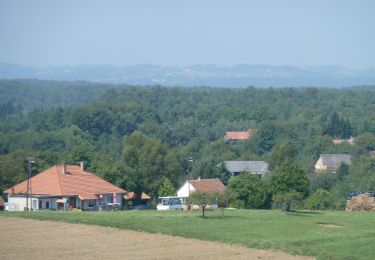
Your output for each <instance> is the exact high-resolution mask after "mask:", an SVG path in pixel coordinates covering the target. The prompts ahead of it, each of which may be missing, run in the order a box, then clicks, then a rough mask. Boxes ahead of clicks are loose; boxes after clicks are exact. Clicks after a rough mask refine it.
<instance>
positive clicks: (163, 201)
mask: <svg viewBox="0 0 375 260" xmlns="http://www.w3.org/2000/svg"><path fill="white" fill-rule="evenodd" d="M158 199H159V203H158V205H157V206H156V209H157V210H172V209H182V205H183V204H184V203H183V202H184V198H181V197H175V196H168V197H159V198H158Z"/></svg>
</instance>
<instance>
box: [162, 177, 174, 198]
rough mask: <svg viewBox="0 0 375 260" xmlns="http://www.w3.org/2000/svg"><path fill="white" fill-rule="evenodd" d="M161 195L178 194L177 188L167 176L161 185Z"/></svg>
mask: <svg viewBox="0 0 375 260" xmlns="http://www.w3.org/2000/svg"><path fill="white" fill-rule="evenodd" d="M159 196H176V190H175V188H174V187H173V185H172V183H171V181H170V180H169V179H168V178H165V179H164V182H163V184H162V185H161V186H160V188H159Z"/></svg>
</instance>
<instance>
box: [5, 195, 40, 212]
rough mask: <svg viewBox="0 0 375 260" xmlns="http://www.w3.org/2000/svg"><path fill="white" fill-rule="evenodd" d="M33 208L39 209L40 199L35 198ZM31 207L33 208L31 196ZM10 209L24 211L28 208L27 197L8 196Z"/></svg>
mask: <svg viewBox="0 0 375 260" xmlns="http://www.w3.org/2000/svg"><path fill="white" fill-rule="evenodd" d="M32 201H33V209H35V210H37V209H38V199H37V198H33V199H32ZM28 204H29V208H31V199H30V198H29V203H28ZM7 205H8V211H24V210H25V208H26V197H24V196H22V197H21V196H20V197H17V196H9V197H8V203H7Z"/></svg>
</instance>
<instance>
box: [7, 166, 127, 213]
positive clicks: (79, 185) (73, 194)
mask: <svg viewBox="0 0 375 260" xmlns="http://www.w3.org/2000/svg"><path fill="white" fill-rule="evenodd" d="M30 181H31V192H30V190H28V189H27V186H28V185H27V184H28V180H25V181H23V182H21V183H19V184H17V185H15V186H13V187H11V188H9V189H7V190H5V191H4V193H5V194H7V196H8V203H7V204H6V206H7V210H9V211H23V210H25V209H26V208H28V209H32V210H50V209H52V210H66V209H68V208H80V209H83V210H90V209H94V208H95V207H96V206H99V205H106V204H108V203H117V204H119V206H120V207H122V197H123V196H124V194H125V193H126V191H125V190H123V189H121V188H119V187H116V186H115V185H113V184H111V183H109V182H107V181H105V180H103V179H101V178H99V177H98V176H96V175H95V174H93V173H91V172H87V171H85V170H84V168H83V164H81V166H76V165H65V164H63V165H56V166H53V167H51V168H49V169H47V170H45V171H43V172H41V173H39V174H37V175H35V176H33V177H32V178H31V179H30Z"/></svg>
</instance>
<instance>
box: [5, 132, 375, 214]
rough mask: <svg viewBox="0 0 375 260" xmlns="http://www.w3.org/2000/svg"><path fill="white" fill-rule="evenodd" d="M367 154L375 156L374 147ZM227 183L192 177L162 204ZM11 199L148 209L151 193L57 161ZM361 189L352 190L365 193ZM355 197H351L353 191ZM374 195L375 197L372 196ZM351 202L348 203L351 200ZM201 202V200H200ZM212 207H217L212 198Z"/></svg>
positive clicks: (22, 204) (231, 168) (9, 192)
mask: <svg viewBox="0 0 375 260" xmlns="http://www.w3.org/2000/svg"><path fill="white" fill-rule="evenodd" d="M256 131H257V130H256V129H250V130H248V131H231V132H226V133H225V135H224V138H223V139H224V142H225V143H226V144H228V145H233V144H235V143H237V142H241V141H244V140H249V139H251V138H252V137H253V135H254V134H255V133H256ZM343 143H348V144H350V145H354V144H355V138H353V137H350V138H349V139H344V140H340V139H333V140H332V144H334V145H338V144H343ZM369 156H371V157H373V158H375V151H371V152H370V153H369ZM352 160H353V159H352V156H351V155H350V154H320V157H319V159H318V160H317V161H316V163H315V172H316V174H330V173H335V172H336V171H337V169H338V168H339V167H340V166H341V165H342V164H345V165H351V164H352ZM216 167H218V168H223V169H225V170H226V171H227V172H228V173H229V174H230V176H231V177H232V178H236V177H237V176H239V175H240V174H251V175H255V176H258V177H259V178H262V177H264V176H267V175H269V174H272V173H271V172H270V170H269V165H268V164H267V163H266V162H265V161H240V160H227V161H223V162H221V163H220V164H218V165H217V166H216ZM225 189H226V187H225V185H224V184H223V183H222V182H221V181H220V180H219V179H218V178H214V179H201V178H198V179H195V180H194V179H190V178H187V180H186V181H185V182H184V183H183V184H182V185H181V186H180V187H179V189H178V190H177V194H173V196H164V197H159V204H158V205H157V209H158V210H168V209H187V208H188V207H187V206H188V205H187V204H188V203H187V199H188V198H189V197H190V196H191V194H193V193H194V192H201V193H223V192H224V191H225ZM4 193H5V194H6V197H7V202H4V201H3V200H2V201H0V206H1V209H3V210H7V211H29V210H32V211H37V210H58V211H68V210H75V209H80V210H85V211H93V210H99V211H101V210H119V209H129V206H131V208H132V209H147V208H149V207H148V206H149V201H150V200H152V199H156V198H151V197H150V196H149V195H147V194H146V193H144V192H140V194H136V193H135V192H134V191H126V190H124V189H121V188H119V187H117V186H115V185H113V184H111V183H109V182H107V181H105V180H103V179H102V178H100V177H98V176H97V175H96V174H95V173H92V172H89V171H86V170H85V165H84V163H83V162H81V164H80V165H67V164H65V163H63V164H61V165H55V166H53V167H51V168H49V169H46V170H44V171H43V172H40V173H38V174H36V175H35V176H33V177H30V178H28V179H27V180H25V181H23V182H21V183H19V184H17V185H15V186H13V187H9V188H8V189H6V190H5V191H4ZM362 193H363V192H361V191H358V192H357V193H356V194H352V195H353V196H358V195H362ZM366 196H367V197H374V193H371V194H370V193H368V192H367V193H366ZM350 199H352V197H350ZM373 199H374V198H373ZM348 204H350V203H349V202H348ZM198 207H199V206H198ZM209 207H213V208H215V207H218V205H217V204H215V203H212V205H209Z"/></svg>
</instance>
